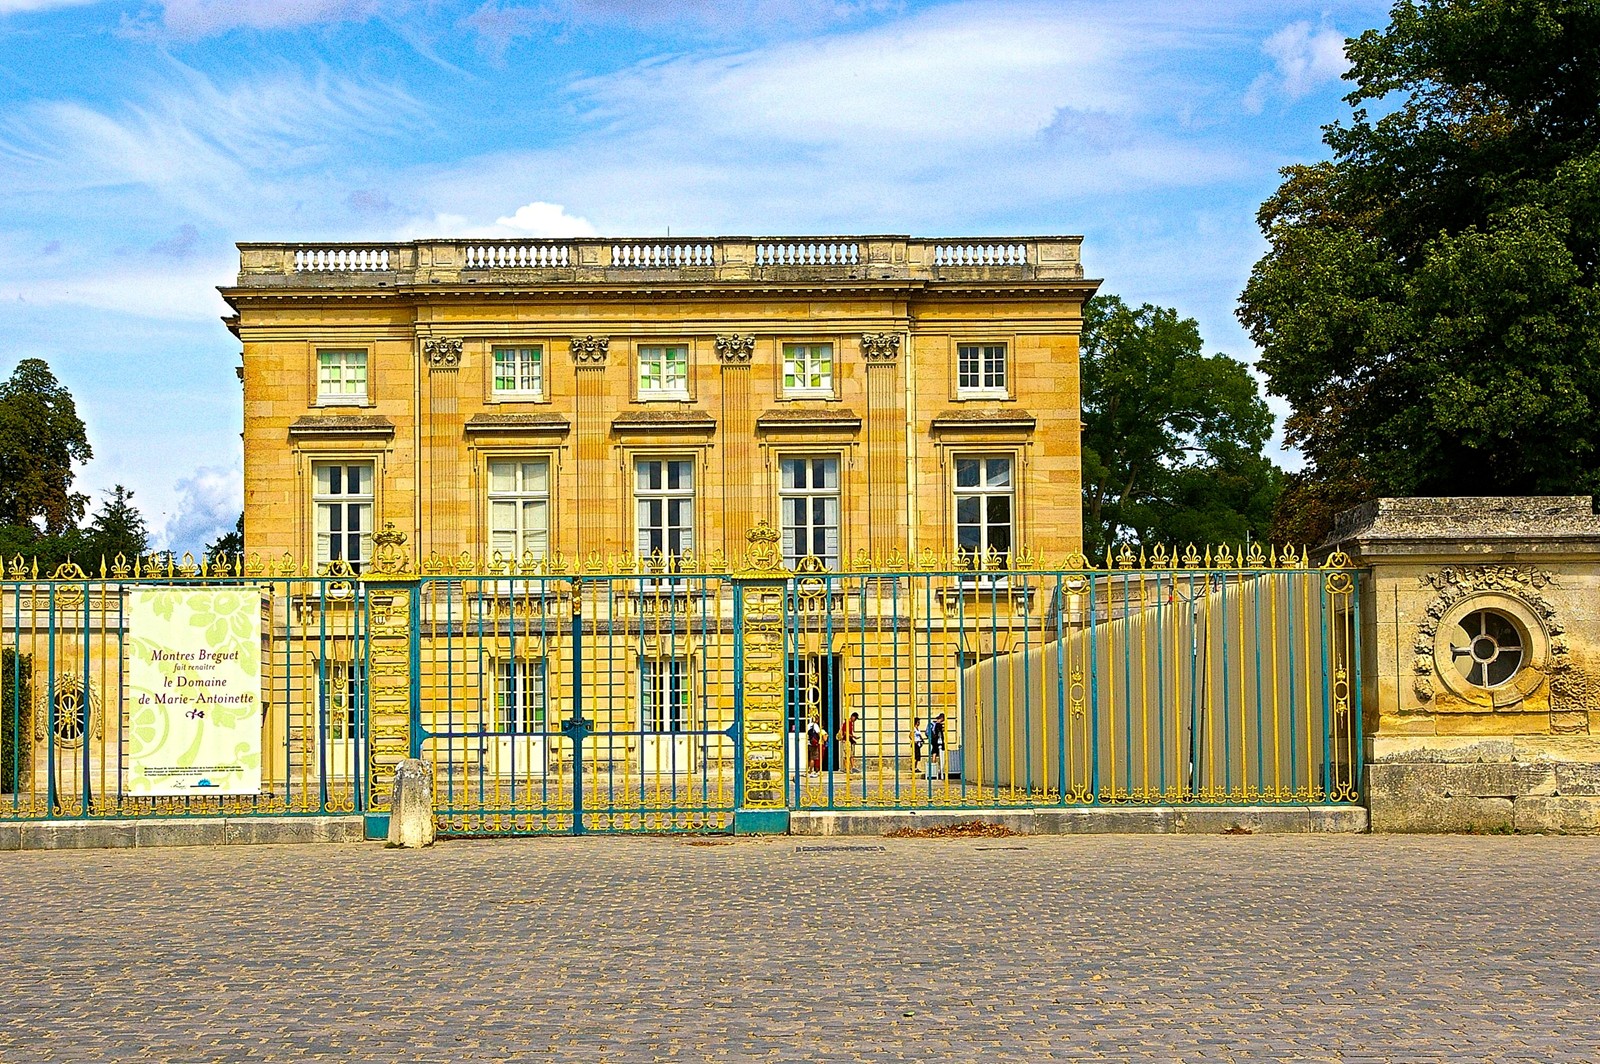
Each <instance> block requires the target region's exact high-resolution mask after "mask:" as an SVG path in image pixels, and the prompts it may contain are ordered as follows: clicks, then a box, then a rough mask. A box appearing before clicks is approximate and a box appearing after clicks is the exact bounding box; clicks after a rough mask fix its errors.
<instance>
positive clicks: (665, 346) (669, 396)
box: [632, 339, 694, 403]
mask: <svg viewBox="0 0 1600 1064" xmlns="http://www.w3.org/2000/svg"><path fill="white" fill-rule="evenodd" d="M652 350H654V351H661V352H663V353H665V352H666V351H668V350H682V351H683V384H682V387H680V388H646V387H645V380H644V359H645V352H646V351H652ZM663 357H665V356H664V354H663ZM632 365H633V396H634V400H635V401H636V402H641V403H650V402H676V403H681V402H687V401H689V400H692V399H693V398H694V344H692V343H690V342H689V341H687V340H654V339H652V340H640V341H635V342H634V344H633V363H632ZM661 379H662V380H663V381H664V380H665V379H666V363H665V362H663V363H662V366H661Z"/></svg>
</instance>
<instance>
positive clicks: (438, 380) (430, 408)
mask: <svg viewBox="0 0 1600 1064" xmlns="http://www.w3.org/2000/svg"><path fill="white" fill-rule="evenodd" d="M422 366H423V374H424V376H423V380H422V394H423V402H424V403H425V404H426V409H427V420H426V421H425V422H424V425H423V430H422V463H423V468H422V478H423V480H422V484H421V485H419V487H420V489H421V497H422V528H421V530H420V531H421V538H420V539H419V541H418V547H419V549H421V550H423V551H427V550H430V549H431V550H437V551H439V552H440V553H441V554H445V555H453V554H456V553H457V552H459V551H460V550H461V548H462V545H463V544H464V543H466V542H467V539H466V537H467V532H468V530H467V529H465V528H463V527H462V526H461V515H462V513H464V512H466V511H468V510H469V509H470V507H469V505H468V502H467V499H466V498H465V497H464V495H463V492H464V491H465V490H466V484H467V480H468V478H467V477H466V476H465V475H464V474H465V471H464V470H463V469H462V468H461V397H460V394H459V386H460V377H461V341H460V340H459V339H456V338H454V337H445V336H433V337H429V338H427V339H425V340H423V341H422Z"/></svg>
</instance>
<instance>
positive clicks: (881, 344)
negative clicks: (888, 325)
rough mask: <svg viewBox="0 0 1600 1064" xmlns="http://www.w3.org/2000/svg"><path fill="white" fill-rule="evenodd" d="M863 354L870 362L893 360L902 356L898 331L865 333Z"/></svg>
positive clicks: (862, 343)
mask: <svg viewBox="0 0 1600 1064" xmlns="http://www.w3.org/2000/svg"><path fill="white" fill-rule="evenodd" d="M861 354H862V356H863V357H864V358H865V359H866V360H867V361H868V362H893V361H894V360H895V359H897V358H899V357H900V335H899V334H898V333H864V334H863V335H862V337H861Z"/></svg>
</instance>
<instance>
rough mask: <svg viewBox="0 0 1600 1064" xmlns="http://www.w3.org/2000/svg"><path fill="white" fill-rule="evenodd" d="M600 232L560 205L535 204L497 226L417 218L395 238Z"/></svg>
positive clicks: (454, 217) (455, 218) (452, 217)
mask: <svg viewBox="0 0 1600 1064" xmlns="http://www.w3.org/2000/svg"><path fill="white" fill-rule="evenodd" d="M596 232H597V230H596V229H595V227H594V226H593V225H591V224H590V223H589V220H588V219H587V218H578V217H575V216H574V215H571V214H568V213H567V210H566V208H565V207H563V206H561V204H559V203H544V202H540V201H535V202H533V203H527V204H524V205H523V206H521V207H518V208H517V209H516V210H515V211H514V212H512V213H511V214H509V215H504V216H502V217H499V218H496V219H495V220H494V224H492V225H484V224H481V223H478V222H474V221H473V220H472V219H471V218H468V217H467V216H466V215H462V214H435V215H434V216H433V217H431V218H413V219H412V220H410V221H408V222H407V223H406V224H405V225H403V226H402V227H401V228H400V230H399V231H398V232H396V233H395V234H394V236H395V239H398V240H413V239H417V238H419V237H474V236H482V237H509V238H515V237H562V236H594V235H596Z"/></svg>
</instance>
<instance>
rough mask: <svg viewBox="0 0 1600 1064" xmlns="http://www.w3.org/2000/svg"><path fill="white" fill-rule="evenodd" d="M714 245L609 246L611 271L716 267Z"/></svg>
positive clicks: (696, 243) (700, 242)
mask: <svg viewBox="0 0 1600 1064" xmlns="http://www.w3.org/2000/svg"><path fill="white" fill-rule="evenodd" d="M716 255H717V245H716V244H714V243H710V242H703V241H698V240H697V241H693V242H691V243H671V244H668V243H659V244H657V243H650V244H612V245H611V266H612V268H614V269H617V268H620V269H634V270H676V269H682V268H683V267H685V266H715V265H716Z"/></svg>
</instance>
